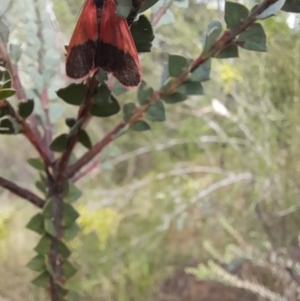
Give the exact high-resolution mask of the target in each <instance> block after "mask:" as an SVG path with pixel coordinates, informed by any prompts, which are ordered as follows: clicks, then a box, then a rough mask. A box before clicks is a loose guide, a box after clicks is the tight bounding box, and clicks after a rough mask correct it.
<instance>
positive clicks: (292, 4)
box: [281, 0, 300, 13]
mask: <svg viewBox="0 0 300 301" xmlns="http://www.w3.org/2000/svg"><path fill="white" fill-rule="evenodd" d="M281 10H283V11H285V12H289V13H300V5H299V0H286V1H285V3H284V5H283V7H282V8H281Z"/></svg>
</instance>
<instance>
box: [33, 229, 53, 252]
mask: <svg viewBox="0 0 300 301" xmlns="http://www.w3.org/2000/svg"><path fill="white" fill-rule="evenodd" d="M50 244H51V240H50V236H49V235H48V234H45V235H44V236H43V237H42V238H41V239H40V241H39V242H38V244H37V245H36V247H35V248H34V250H35V251H36V252H37V253H38V254H39V255H46V254H48V252H49V250H50Z"/></svg>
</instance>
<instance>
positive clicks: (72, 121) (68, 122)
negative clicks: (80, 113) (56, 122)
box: [65, 117, 76, 128]
mask: <svg viewBox="0 0 300 301" xmlns="http://www.w3.org/2000/svg"><path fill="white" fill-rule="evenodd" d="M65 123H66V125H67V126H68V127H69V128H72V127H73V126H74V125H75V123H76V119H75V118H74V117H67V118H66V119H65Z"/></svg>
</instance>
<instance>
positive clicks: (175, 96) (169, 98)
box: [163, 92, 187, 104]
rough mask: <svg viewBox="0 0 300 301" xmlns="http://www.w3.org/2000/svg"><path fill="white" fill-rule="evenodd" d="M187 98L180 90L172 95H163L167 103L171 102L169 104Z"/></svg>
mask: <svg viewBox="0 0 300 301" xmlns="http://www.w3.org/2000/svg"><path fill="white" fill-rule="evenodd" d="M186 98H187V96H186V95H185V94H182V93H179V92H175V93H173V94H171V95H166V96H163V100H164V101H165V102H166V103H169V104H173V103H178V102H182V101H185V100H186Z"/></svg>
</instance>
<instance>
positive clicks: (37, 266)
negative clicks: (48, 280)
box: [26, 255, 46, 272]
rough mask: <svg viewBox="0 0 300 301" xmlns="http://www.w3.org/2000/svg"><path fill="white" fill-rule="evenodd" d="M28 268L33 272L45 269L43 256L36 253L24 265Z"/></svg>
mask: <svg viewBox="0 0 300 301" xmlns="http://www.w3.org/2000/svg"><path fill="white" fill-rule="evenodd" d="M26 266H27V267H28V268H29V269H30V270H32V271H35V272H42V271H45V270H46V265H45V257H44V256H43V255H37V256H35V257H33V258H32V259H31V260H30V261H29V262H28V263H27V265H26Z"/></svg>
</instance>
